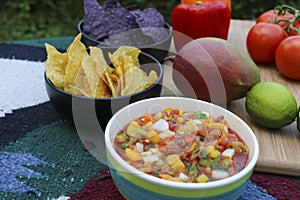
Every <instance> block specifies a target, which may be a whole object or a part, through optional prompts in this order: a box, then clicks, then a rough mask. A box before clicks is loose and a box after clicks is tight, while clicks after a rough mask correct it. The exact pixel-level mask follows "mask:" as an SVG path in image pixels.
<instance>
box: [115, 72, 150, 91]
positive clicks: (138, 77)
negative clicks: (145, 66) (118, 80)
mask: <svg viewBox="0 0 300 200" xmlns="http://www.w3.org/2000/svg"><path fill="white" fill-rule="evenodd" d="M146 81H147V74H146V72H144V71H143V70H141V69H140V68H138V67H134V68H132V69H130V70H129V71H127V72H126V74H125V75H124V83H125V88H124V90H122V91H121V95H122V96H126V95H130V94H133V93H134V92H135V91H136V90H137V89H138V88H140V87H143V86H144V85H145V83H146Z"/></svg>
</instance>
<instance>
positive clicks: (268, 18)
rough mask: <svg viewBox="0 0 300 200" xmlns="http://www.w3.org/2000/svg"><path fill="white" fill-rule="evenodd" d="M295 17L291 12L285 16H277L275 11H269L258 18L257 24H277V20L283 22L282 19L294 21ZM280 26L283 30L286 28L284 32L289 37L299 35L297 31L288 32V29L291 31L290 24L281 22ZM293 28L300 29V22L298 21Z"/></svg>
mask: <svg viewBox="0 0 300 200" xmlns="http://www.w3.org/2000/svg"><path fill="white" fill-rule="evenodd" d="M293 17H294V15H293V14H292V13H289V12H286V13H285V14H284V15H277V14H276V11H275V10H268V11H266V12H264V13H262V14H261V15H259V16H258V18H257V19H256V23H260V22H267V23H275V21H276V18H277V20H282V19H286V20H291V19H293ZM278 25H279V26H281V27H282V28H284V30H285V31H286V32H287V33H288V35H297V33H296V32H295V31H290V32H289V31H288V29H289V23H288V22H286V21H281V22H279V23H278ZM293 26H294V27H295V28H300V24H299V21H298V20H296V21H295V22H294V23H293Z"/></svg>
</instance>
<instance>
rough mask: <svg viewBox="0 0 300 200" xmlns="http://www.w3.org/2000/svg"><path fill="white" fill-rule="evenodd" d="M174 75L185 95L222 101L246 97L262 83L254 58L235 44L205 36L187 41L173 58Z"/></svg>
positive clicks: (218, 102) (205, 99)
mask: <svg viewBox="0 0 300 200" xmlns="http://www.w3.org/2000/svg"><path fill="white" fill-rule="evenodd" d="M172 77H173V81H174V83H175V85H176V86H177V88H178V89H179V90H180V91H181V92H182V94H183V95H184V96H187V97H192V98H197V99H201V100H204V101H208V102H212V103H216V104H223V103H227V102H230V101H233V100H236V99H240V98H242V97H245V96H246V92H247V91H248V90H249V89H250V88H251V87H252V86H253V85H254V84H256V83H258V82H260V72H259V69H258V68H257V66H256V64H255V63H254V61H253V60H252V59H251V58H250V57H249V56H248V55H247V54H246V53H244V52H243V51H242V50H241V49H239V48H238V47H237V46H235V45H234V44H233V43H231V42H229V41H227V40H224V39H219V38H214V37H205V38H200V39H197V40H193V41H191V42H189V43H187V44H186V45H185V46H184V47H182V49H181V50H180V51H179V52H178V54H177V55H176V56H175V58H174V59H173V72H172Z"/></svg>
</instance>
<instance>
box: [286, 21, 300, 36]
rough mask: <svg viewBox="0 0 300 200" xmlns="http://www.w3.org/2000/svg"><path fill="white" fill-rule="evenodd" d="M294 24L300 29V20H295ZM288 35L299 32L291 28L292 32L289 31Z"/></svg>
mask: <svg viewBox="0 0 300 200" xmlns="http://www.w3.org/2000/svg"><path fill="white" fill-rule="evenodd" d="M293 26H294V27H295V28H296V29H298V30H300V22H299V21H298V20H296V21H295V22H294V24H293ZM288 35H290V36H291V35H298V33H297V32H296V31H294V30H291V31H290V32H288Z"/></svg>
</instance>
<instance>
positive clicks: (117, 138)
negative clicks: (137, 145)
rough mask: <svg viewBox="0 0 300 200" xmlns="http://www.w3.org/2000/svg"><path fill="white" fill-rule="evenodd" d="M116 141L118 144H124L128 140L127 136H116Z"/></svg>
mask: <svg viewBox="0 0 300 200" xmlns="http://www.w3.org/2000/svg"><path fill="white" fill-rule="evenodd" d="M116 140H117V141H118V142H124V141H125V140H126V137H125V135H123V134H122V135H117V136H116Z"/></svg>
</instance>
